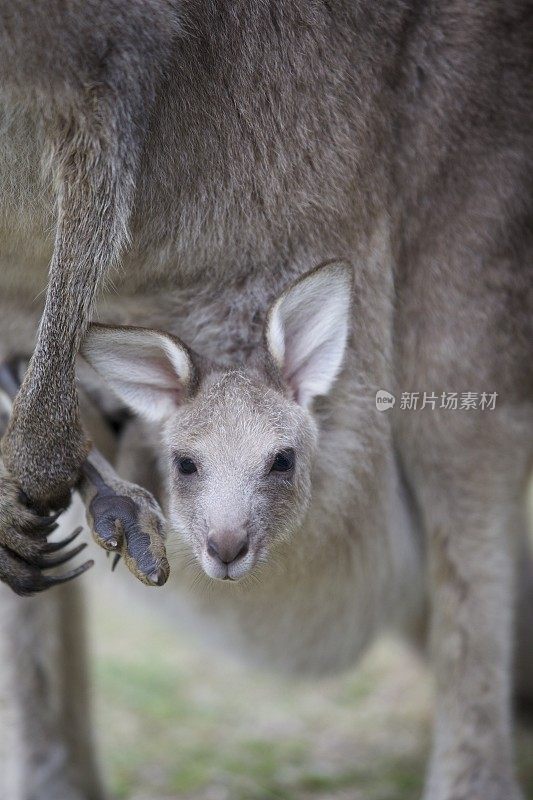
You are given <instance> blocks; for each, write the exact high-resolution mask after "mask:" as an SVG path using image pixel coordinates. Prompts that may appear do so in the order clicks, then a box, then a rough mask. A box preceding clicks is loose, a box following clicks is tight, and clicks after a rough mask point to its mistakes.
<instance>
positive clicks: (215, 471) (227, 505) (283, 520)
mask: <svg viewBox="0 0 533 800" xmlns="http://www.w3.org/2000/svg"><path fill="white" fill-rule="evenodd" d="M350 308H351V272H350V269H349V267H347V266H345V265H343V264H339V263H330V264H326V265H324V266H323V267H321V268H319V269H316V270H313V271H312V272H310V273H308V274H307V275H305V276H304V277H303V278H302V279H301V280H299V281H297V282H296V283H295V284H293V285H292V286H291V287H289V288H288V289H287V290H286V291H285V292H284V293H283V294H282V295H281V296H280V297H279V298H278V300H277V301H276V302H275V303H274V304H273V306H272V308H271V309H270V312H269V314H268V318H267V322H266V326H265V331H264V345H263V349H262V351H261V352H259V353H257V354H256V356H257V357H256V359H255V361H254V364H253V365H250V366H246V367H244V366H242V367H239V368H230V369H220V368H219V367H217V366H216V365H214V364H210V363H206V362H205V360H203V359H202V358H201V357H199V356H197V355H196V354H194V353H192V352H191V351H190V350H189V349H188V348H187V347H186V346H185V345H183V343H181V342H180V341H179V340H177V339H175V338H174V337H172V336H170V335H169V334H166V333H162V332H158V331H150V330H145V329H140V328H111V327H105V326H93V327H92V328H91V331H90V333H89V335H88V337H87V339H86V341H85V344H84V347H83V354H84V356H85V358H86V359H87V361H89V363H90V364H92V366H93V367H94V368H95V369H96V370H97V371H99V372H100V373H101V374H102V375H103V376H104V377H105V378H106V379H107V380H108V382H109V383H110V385H111V387H112V388H113V389H114V390H115V392H116V393H117V394H119V395H120V396H121V397H122V399H123V400H124V401H125V402H127V403H128V404H129V405H130V407H131V408H132V409H133V410H135V411H136V412H138V413H139V414H140V415H141V416H144V417H145V418H147V419H150V420H152V421H155V422H157V423H159V424H160V426H161V430H162V433H163V437H162V438H163V442H164V449H165V457H166V460H167V464H168V498H169V501H168V504H169V516H170V522H171V525H172V526H173V528H174V529H175V530H176V531H177V532H178V533H179V534H180V535H181V537H182V539H183V541H185V542H186V543H187V544H188V545H189V546H190V548H191V550H192V552H193V553H194V556H195V557H196V559H197V561H198V563H199V564H200V565H201V567H202V569H203V570H204V572H205V573H206V574H207V575H208V576H209V577H211V578H215V579H222V580H227V579H229V580H239V579H240V578H242V577H243V576H245V575H247V574H248V573H250V571H251V570H253V569H254V567H256V566H257V565H258V564H260V563H263V562H265V561H266V560H267V557H268V554H269V552H270V551H271V549H272V547H273V546H275V543H276V542H279V541H281V540H286V539H287V538H288V537H290V535H291V533H293V532H294V531H295V530H296V529H297V527H298V526H299V525H301V523H302V521H303V519H304V517H305V514H306V511H307V509H308V507H309V502H310V497H311V470H312V466H313V462H314V458H315V456H316V444H317V440H318V430H317V425H316V422H315V419H314V416H313V412H312V407H313V401H314V399H315V398H316V397H317V396H319V395H324V394H327V393H328V392H329V391H330V389H331V387H332V386H333V383H334V381H335V379H336V377H337V375H338V373H339V371H340V370H341V368H342V363H343V358H344V352H345V348H346V343H347V338H348V330H349V311H350Z"/></svg>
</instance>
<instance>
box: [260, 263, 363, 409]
mask: <svg viewBox="0 0 533 800" xmlns="http://www.w3.org/2000/svg"><path fill="white" fill-rule="evenodd" d="M352 283H353V277H352V268H351V267H350V266H349V265H348V264H345V263H343V262H332V263H329V264H326V265H324V266H323V267H319V268H318V269H315V270H313V271H312V272H309V273H307V274H306V275H304V276H303V278H300V280H298V281H296V283H294V284H293V285H292V286H290V287H289V288H288V289H287V290H286V291H285V292H284V293H283V294H282V295H281V297H279V298H278V299H277V300H276V302H275V303H274V305H273V306H272V307H271V309H270V312H269V314H268V317H267V322H266V331H265V336H266V343H267V347H268V350H269V352H270V355H271V356H272V358H273V359H274V361H275V363H276V364H277V365H278V367H279V369H280V370H281V372H282V375H283V377H284V379H285V381H286V382H287V384H288V386H289V387H290V389H291V391H292V393H293V396H294V399H295V400H296V402H297V403H299V404H300V405H301V406H304V408H307V407H309V405H310V404H311V402H312V401H313V399H314V398H315V397H316V396H317V395H324V394H327V393H328V392H329V391H330V389H331V387H332V385H333V383H334V381H335V378H336V377H337V375H338V374H339V372H340V370H341V367H342V363H343V360H344V354H345V350H346V343H347V340H348V331H349V324H350V309H351V295H352Z"/></svg>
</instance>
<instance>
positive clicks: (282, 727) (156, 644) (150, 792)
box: [93, 597, 533, 800]
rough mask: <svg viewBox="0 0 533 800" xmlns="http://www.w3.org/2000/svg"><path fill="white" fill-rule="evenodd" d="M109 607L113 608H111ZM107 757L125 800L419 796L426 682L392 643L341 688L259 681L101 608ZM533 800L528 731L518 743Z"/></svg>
mask: <svg viewBox="0 0 533 800" xmlns="http://www.w3.org/2000/svg"><path fill="white" fill-rule="evenodd" d="M110 609H111V610H110ZM93 626H94V628H95V629H97V630H98V636H97V637H95V640H96V647H95V653H96V659H95V676H94V677H95V702H96V713H97V727H98V739H99V746H100V751H101V754H102V758H103V761H104V763H105V768H106V772H107V778H108V783H109V784H110V786H111V787H112V790H113V792H114V796H115V797H116V798H128V800H174V799H175V798H176V799H177V798H179V799H180V800H412V799H413V800H414V799H415V798H417V797H419V796H420V792H421V788H422V777H423V768H424V762H425V759H426V756H427V751H428V740H429V733H430V718H431V681H430V678H429V676H428V674H427V672H426V670H425V669H424V667H423V666H422V665H421V664H420V663H418V662H417V661H416V660H415V658H414V657H413V656H412V655H411V654H409V653H408V652H406V650H404V649H403V648H402V647H401V646H400V645H398V644H396V643H394V642H391V641H383V642H380V643H378V645H377V646H376V647H374V649H373V650H372V652H371V653H369V654H368V656H367V657H365V659H364V660H363V662H362V663H361V665H360V666H359V668H358V669H357V670H356V671H354V672H352V673H350V674H348V675H345V676H342V677H340V678H337V679H331V680H326V681H324V680H322V681H319V682H317V683H312V682H305V683H301V684H299V683H298V682H295V681H293V682H291V681H288V680H287V679H281V678H279V677H271V678H270V677H266V676H264V675H254V674H251V673H250V672H247V671H246V670H244V669H241V668H240V667H238V666H236V665H234V664H233V663H230V662H227V661H226V660H224V659H223V658H219V657H218V656H217V654H216V653H213V652H212V651H209V650H205V649H202V648H201V647H200V646H199V645H198V643H197V642H196V641H195V640H193V639H191V637H190V636H187V635H186V634H185V633H184V632H183V631H182V630H181V629H179V628H177V629H176V630H172V629H171V628H170V627H169V626H168V624H166V623H165V622H163V621H161V620H160V619H159V618H158V617H154V616H153V615H152V614H150V613H148V611H146V612H142V611H140V610H139V609H138V608H137V607H136V606H135V608H134V609H133V610H132V608H130V606H129V604H128V602H127V600H125V601H120V600H117V599H116V598H115V597H114V598H113V602H112V603H110V602H105V600H104V599H102V597H99V599H98V601H97V602H96V611H95V613H94V619H93ZM519 762H520V769H521V772H522V776H523V780H524V782H525V785H526V787H527V790H528V797H531V798H533V734H532V733H529V734H526V733H521V735H520V736H519Z"/></svg>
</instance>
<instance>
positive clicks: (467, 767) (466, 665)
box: [415, 423, 523, 800]
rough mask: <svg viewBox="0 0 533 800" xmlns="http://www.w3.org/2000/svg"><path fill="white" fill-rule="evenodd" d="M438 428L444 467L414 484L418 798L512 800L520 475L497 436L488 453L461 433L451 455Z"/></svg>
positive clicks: (419, 474)
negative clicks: (423, 749)
mask: <svg viewBox="0 0 533 800" xmlns="http://www.w3.org/2000/svg"><path fill="white" fill-rule="evenodd" d="M434 425H435V430H438V423H434ZM487 427H488V424H487ZM442 430H444V431H446V433H447V435H448V440H447V441H444V440H442V441H440V443H439V463H440V464H441V465H442V464H445V465H446V466H445V467H443V468H442V469H440V468H439V469H438V470H436V471H432V469H431V467H430V465H429V464H426V465H424V467H423V469H422V470H421V471H417V472H416V479H415V484H416V492H417V497H418V501H419V503H420V508H421V510H422V515H423V519H424V526H425V529H426V532H427V540H428V555H429V564H430V592H431V601H432V631H431V633H432V636H431V641H432V653H433V659H434V665H435V676H436V709H435V725H434V745H433V755H432V760H431V764H430V770H429V775H428V779H427V784H426V793H425V797H426V798H427V800H517V798H520V797H521V794H520V790H519V789H518V787H517V786H516V783H515V781H514V775H513V759H512V744H511V741H512V739H511V713H510V710H511V660H512V658H511V656H512V639H513V637H512V632H513V596H514V564H515V552H514V543H513V537H512V532H513V531H512V526H513V523H514V521H515V508H516V488H517V486H520V485H521V484H523V474H520V475H519V474H518V470H517V468H516V464H517V463H518V462H519V459H518V458H516V459H514V463H513V458H508V459H507V463H505V461H506V459H505V452H506V451H505V447H506V446H507V447H509V444H508V443H507V445H506V444H505V442H504V439H503V437H502V439H501V440H500V442H499V444H498V447H496V448H495V449H491V447H490V446H489V445H488V440H489V434H488V432H487V433H486V437H485V441H484V442H483V441H482V440H481V441H480V439H477V440H476V439H475V438H469V437H468V434H467V432H466V431H464V430H463V431H462V435H461V437H460V439H459V440H458V441H460V442H461V446H457V443H456V445H455V447H454V445H453V443H452V442H453V438H454V437H453V431H451V430H450V425H448V426H447V427H446V426H442ZM484 434H485V431H484ZM433 446H435V443H433ZM428 451H429V448H428ZM508 452H509V451H508V450H507V453H508ZM515 452H518V453H519V452H520V450H519V445H517V448H516V451H515ZM420 461H423V458H420Z"/></svg>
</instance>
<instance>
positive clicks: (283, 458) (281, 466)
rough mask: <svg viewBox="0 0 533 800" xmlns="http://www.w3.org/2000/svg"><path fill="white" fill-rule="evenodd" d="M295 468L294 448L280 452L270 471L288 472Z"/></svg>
mask: <svg viewBox="0 0 533 800" xmlns="http://www.w3.org/2000/svg"><path fill="white" fill-rule="evenodd" d="M293 467H294V450H293V449H292V448H289V449H288V450H280V451H279V453H276V457H275V459H274V461H273V462H272V466H271V468H270V471H271V472H288V471H289V470H290V469H292V468H293Z"/></svg>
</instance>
